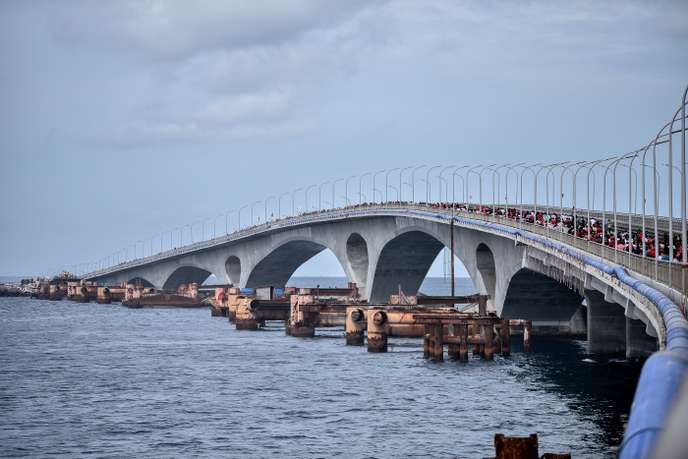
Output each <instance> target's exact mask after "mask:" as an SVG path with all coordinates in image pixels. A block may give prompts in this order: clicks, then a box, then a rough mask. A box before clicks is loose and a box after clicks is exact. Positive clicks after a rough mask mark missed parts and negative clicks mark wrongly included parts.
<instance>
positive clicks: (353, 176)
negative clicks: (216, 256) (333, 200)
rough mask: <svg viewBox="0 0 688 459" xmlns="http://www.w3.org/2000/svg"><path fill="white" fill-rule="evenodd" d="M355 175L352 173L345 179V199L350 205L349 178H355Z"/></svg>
mask: <svg viewBox="0 0 688 459" xmlns="http://www.w3.org/2000/svg"><path fill="white" fill-rule="evenodd" d="M355 178H356V176H355V175H350V176H348V177H347V178H346V180H344V200H345V201H346V205H347V206H348V205H349V180H351V179H355Z"/></svg>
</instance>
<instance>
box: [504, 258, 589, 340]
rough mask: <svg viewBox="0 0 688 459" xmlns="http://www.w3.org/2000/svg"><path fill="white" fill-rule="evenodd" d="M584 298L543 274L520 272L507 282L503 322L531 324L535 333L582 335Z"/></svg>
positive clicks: (528, 271) (584, 318)
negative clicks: (517, 320)
mask: <svg viewBox="0 0 688 459" xmlns="http://www.w3.org/2000/svg"><path fill="white" fill-rule="evenodd" d="M582 302H583V296H582V295H581V294H579V293H578V292H577V291H576V290H574V289H572V288H569V287H568V286H566V285H565V284H563V283H561V282H559V281H558V280H556V279H553V278H552V277H550V276H547V275H545V274H542V273H539V272H536V271H533V270H531V269H528V268H522V269H520V270H519V271H517V272H516V273H515V274H514V275H513V276H512V277H511V279H510V280H509V285H508V287H507V290H506V295H505V298H504V306H503V307H502V314H501V315H502V317H504V318H506V319H527V320H532V321H533V324H534V326H535V327H536V328H537V329H538V333H543V332H544V333H547V332H553V333H557V334H559V333H572V334H579V333H585V330H586V314H585V307H584V306H582Z"/></svg>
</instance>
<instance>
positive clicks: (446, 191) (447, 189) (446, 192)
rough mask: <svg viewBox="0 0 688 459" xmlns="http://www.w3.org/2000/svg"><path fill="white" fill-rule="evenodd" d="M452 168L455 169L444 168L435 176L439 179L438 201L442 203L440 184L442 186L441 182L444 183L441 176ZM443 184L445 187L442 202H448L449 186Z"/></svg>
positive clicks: (454, 166)
mask: <svg viewBox="0 0 688 459" xmlns="http://www.w3.org/2000/svg"><path fill="white" fill-rule="evenodd" d="M454 168H456V165H453V166H446V167H445V168H443V169H442V170H441V171H440V175H438V176H437V177H438V178H439V180H438V183H440V201H442V185H441V184H442V182H443V181H444V178H443V177H442V175H443V174H444V173H445V172H446V171H448V170H449V169H454ZM444 183H445V185H446V186H445V187H444V200H445V201H449V185H448V184H447V182H446V181H444Z"/></svg>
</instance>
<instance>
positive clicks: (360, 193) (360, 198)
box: [358, 172, 373, 204]
mask: <svg viewBox="0 0 688 459" xmlns="http://www.w3.org/2000/svg"><path fill="white" fill-rule="evenodd" d="M371 175H373V174H372V173H370V172H365V173H363V174H361V175H359V176H358V203H359V204H363V177H365V176H371Z"/></svg>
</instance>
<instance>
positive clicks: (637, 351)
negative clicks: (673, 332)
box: [626, 317, 657, 359]
mask: <svg viewBox="0 0 688 459" xmlns="http://www.w3.org/2000/svg"><path fill="white" fill-rule="evenodd" d="M655 351H657V339H656V338H653V337H651V336H650V335H648V334H647V333H645V324H644V323H643V322H642V321H640V320H635V319H631V318H629V317H627V318H626V358H627V359H633V358H646V357H649V356H650V354H652V353H653V352H655Z"/></svg>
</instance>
